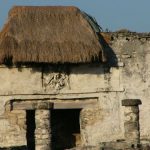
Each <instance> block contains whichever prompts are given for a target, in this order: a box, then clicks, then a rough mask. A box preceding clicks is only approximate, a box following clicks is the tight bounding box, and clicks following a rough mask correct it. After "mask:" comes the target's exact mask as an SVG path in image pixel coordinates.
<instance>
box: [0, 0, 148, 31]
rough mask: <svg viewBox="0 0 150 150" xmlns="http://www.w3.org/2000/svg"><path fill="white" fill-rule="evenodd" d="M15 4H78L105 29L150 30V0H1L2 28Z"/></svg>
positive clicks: (0, 21) (0, 26) (0, 16)
mask: <svg viewBox="0 0 150 150" xmlns="http://www.w3.org/2000/svg"><path fill="white" fill-rule="evenodd" d="M14 5H25V6H36V5H38V6H45V5H46V6H51V5H65V6H68V5H69V6H70V5H71V6H77V7H79V8H80V9H81V10H83V11H85V12H87V13H88V14H90V15H92V16H93V17H95V18H96V20H97V22H98V24H99V25H100V26H101V27H102V28H103V30H106V29H108V30H110V31H116V30H120V29H128V30H131V31H135V32H150V20H149V18H150V0H0V30H1V29H2V27H3V25H4V23H5V22H6V21H7V15H8V11H9V9H10V8H11V7H13V6H14Z"/></svg>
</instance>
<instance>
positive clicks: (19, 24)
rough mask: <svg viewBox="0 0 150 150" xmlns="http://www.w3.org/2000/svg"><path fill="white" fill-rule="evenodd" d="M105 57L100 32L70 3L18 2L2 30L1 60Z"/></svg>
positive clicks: (57, 60)
mask: <svg viewBox="0 0 150 150" xmlns="http://www.w3.org/2000/svg"><path fill="white" fill-rule="evenodd" d="M7 59H12V62H13V63H16V62H35V63H87V62H91V61H94V60H100V61H104V60H105V57H104V55H103V48H102V45H101V44H100V40H99V37H98V36H97V33H96V32H95V31H94V30H93V29H92V27H91V25H90V23H89V22H88V21H87V20H86V19H85V17H84V15H82V13H81V11H80V10H79V9H78V8H76V7H71V6H68V7H67V6H15V7H13V8H12V9H11V10H10V12H9V18H8V22H7V23H6V24H5V26H4V28H3V30H2V31H1V32H0V63H4V62H5V60H7Z"/></svg>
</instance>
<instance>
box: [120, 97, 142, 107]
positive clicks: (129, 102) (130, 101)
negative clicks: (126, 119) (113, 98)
mask: <svg viewBox="0 0 150 150" xmlns="http://www.w3.org/2000/svg"><path fill="white" fill-rule="evenodd" d="M141 104H142V102H141V100H140V99H124V100H122V106H138V105H141Z"/></svg>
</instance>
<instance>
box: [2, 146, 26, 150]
mask: <svg viewBox="0 0 150 150" xmlns="http://www.w3.org/2000/svg"><path fill="white" fill-rule="evenodd" d="M0 150H27V146H18V147H9V148H0Z"/></svg>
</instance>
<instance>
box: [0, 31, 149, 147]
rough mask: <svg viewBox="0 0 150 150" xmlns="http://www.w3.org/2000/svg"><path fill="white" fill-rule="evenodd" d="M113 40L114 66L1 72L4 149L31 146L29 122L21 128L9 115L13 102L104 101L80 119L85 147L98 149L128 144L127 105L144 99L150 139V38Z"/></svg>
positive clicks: (145, 136) (144, 135)
mask: <svg viewBox="0 0 150 150" xmlns="http://www.w3.org/2000/svg"><path fill="white" fill-rule="evenodd" d="M108 37H109V40H108V41H107V43H105V49H106V53H107V55H108V58H109V61H108V63H107V64H104V65H100V64H86V65H73V66H71V65H70V66H67V67H66V68H64V67H62V66H59V67H56V66H38V67H32V68H31V67H19V68H17V67H12V68H7V67H5V66H1V67H0V72H1V73H0V83H1V86H0V117H1V118H2V119H0V135H1V136H0V141H1V142H0V147H2V146H10V145H13V144H18V145H25V144H26V140H25V136H26V135H25V134H26V133H25V129H24V128H23V127H25V125H26V123H25V121H24V120H22V121H21V124H22V125H21V126H19V124H18V123H15V124H14V123H12V122H11V119H10V118H9V116H8V114H7V113H6V111H5V104H6V102H8V101H9V100H12V99H24V100H32V99H34V100H35V99H44V98H46V99H54V98H55V100H56V101H57V99H62V100H64V101H69V100H75V99H78V98H79V99H81V98H82V99H84V98H85V99H87V98H93V97H96V98H98V102H97V105H96V106H94V108H85V109H83V110H81V114H80V116H81V117H80V123H81V135H82V140H83V144H84V145H96V144H97V143H99V142H103V141H113V140H117V139H124V126H123V120H124V108H123V107H122V106H121V100H122V99H126V98H130V99H131V98H139V99H141V101H142V105H141V106H140V130H141V139H142V140H143V141H146V140H150V123H149V122H150V117H149V113H150V107H149V106H150V101H149V97H150V92H149V91H150V89H149V88H150V77H149V76H150V37H149V35H143V34H141V35H139V34H130V33H113V34H109V35H108ZM11 113H12V112H10V114H11ZM18 128H19V129H18ZM14 130H15V131H14ZM16 131H17V132H16ZM15 133H16V134H15ZM17 133H20V134H17ZM6 135H7V136H6ZM11 136H15V137H16V138H13V137H12V138H11ZM12 139H13V142H14V143H13V144H12ZM18 139H19V140H18ZM6 140H7V142H5V141H6ZM18 141H19V142H18Z"/></svg>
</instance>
